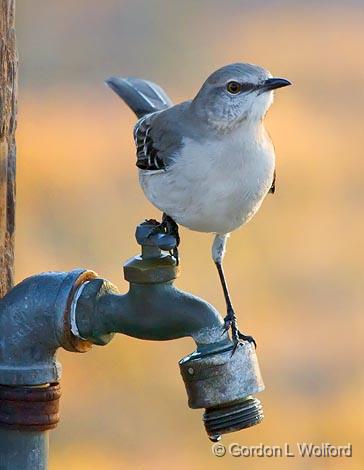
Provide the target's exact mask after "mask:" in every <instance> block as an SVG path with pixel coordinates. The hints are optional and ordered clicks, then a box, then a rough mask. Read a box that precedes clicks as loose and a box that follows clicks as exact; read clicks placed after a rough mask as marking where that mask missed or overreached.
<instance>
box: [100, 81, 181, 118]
mask: <svg viewBox="0 0 364 470" xmlns="http://www.w3.org/2000/svg"><path fill="white" fill-rule="evenodd" d="M105 83H106V84H107V85H108V86H109V87H110V88H111V89H112V90H113V91H115V93H116V94H117V95H119V96H120V98H122V99H123V100H124V101H125V103H126V104H127V105H128V106H129V107H130V108H131V109H132V110H133V111H134V113H135V114H136V115H137V117H138V118H141V117H142V116H144V115H145V114H149V113H153V112H155V111H161V110H162V109H166V108H169V107H170V106H173V103H172V101H171V100H170V98H169V97H168V95H167V94H166V93H165V92H164V91H163V90H162V88H161V87H160V86H158V85H156V84H155V83H153V82H149V81H147V80H141V79H140V78H133V77H126V78H122V77H110V78H108V79H107V80H106V81H105Z"/></svg>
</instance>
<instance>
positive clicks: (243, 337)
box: [238, 331, 257, 349]
mask: <svg viewBox="0 0 364 470" xmlns="http://www.w3.org/2000/svg"><path fill="white" fill-rule="evenodd" d="M238 335H239V340H241V341H248V342H249V343H253V344H254V348H255V349H257V343H256V341H255V339H254V338H253V336H250V335H243V333H240V331H239V332H238Z"/></svg>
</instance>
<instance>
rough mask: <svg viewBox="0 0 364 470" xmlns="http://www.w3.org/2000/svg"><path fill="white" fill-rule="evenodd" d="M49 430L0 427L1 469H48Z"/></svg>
mask: <svg viewBox="0 0 364 470" xmlns="http://www.w3.org/2000/svg"><path fill="white" fill-rule="evenodd" d="M47 468H48V431H18V430H10V429H5V428H0V469H1V470H46V469H47Z"/></svg>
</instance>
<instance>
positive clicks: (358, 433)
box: [16, 0, 364, 470]
mask: <svg viewBox="0 0 364 470" xmlns="http://www.w3.org/2000/svg"><path fill="white" fill-rule="evenodd" d="M252 3H253V4H252ZM340 3H341V2H336V1H331V2H329V1H326V2H325V1H316V2H312V1H308V2H300V1H290V2H288V1H280V2H279V1H273V0H271V1H265V2H263V1H257V2H247V1H238V0H225V1H224V2H221V1H217V0H216V1H215V0H211V1H207V0H202V1H198V2H196V1H192V0H186V1H183V2H180V1H167V0H164V1H163V0H159V1H158V0H155V1H154V0H153V1H146V0H134V1H132V0H107V1H106V0H105V1H103V2H100V1H96V0H87V1H72V2H71V1H65V0H64V1H63V2H47V1H45V0H32V2H20V1H19V2H18V6H17V34H18V46H19V53H20V92H19V124H18V132H17V141H18V190H17V191H18V202H17V235H16V277H17V281H20V280H21V279H23V278H24V277H25V276H28V275H30V274H33V273H37V272H40V271H46V270H66V271H68V270H71V269H73V268H75V267H85V268H89V269H93V270H95V271H97V272H98V273H99V274H100V276H102V277H105V278H107V279H109V280H111V281H112V282H114V283H115V284H117V285H118V286H119V288H120V290H121V291H125V290H126V289H127V285H126V283H125V281H124V280H123V278H122V264H123V262H124V260H126V259H127V258H129V257H131V256H132V255H134V254H135V253H136V252H137V251H138V247H137V245H136V243H135V241H134V229H135V226H136V224H137V223H139V222H140V221H142V220H143V219H144V218H145V217H148V218H151V217H158V216H159V214H158V212H157V211H156V210H155V209H154V208H153V207H152V206H151V205H150V204H149V203H148V202H147V201H146V200H145V198H144V196H143V194H142V192H141V190H140V189H139V186H138V182H137V173H136V168H135V164H134V162H135V157H134V144H133V140H132V126H133V124H134V122H135V118H134V116H133V115H132V113H131V112H130V111H129V110H128V109H127V108H126V106H125V105H124V104H123V103H122V102H121V101H120V100H118V98H117V97H116V96H115V95H114V94H113V93H111V91H110V90H108V89H107V88H106V87H105V86H104V85H103V80H104V79H105V78H107V77H108V76H109V75H113V74H119V75H135V76H140V77H143V78H148V79H151V80H153V81H155V82H157V83H159V84H160V85H161V86H163V87H164V89H165V90H166V91H167V92H168V93H169V94H170V96H171V97H172V98H173V100H175V101H176V102H178V101H181V100H184V99H188V98H190V97H191V96H193V95H194V94H195V93H196V92H197V90H198V88H199V86H200V85H201V83H202V81H203V80H204V79H205V78H206V76H207V75H208V74H209V73H210V72H211V71H212V70H214V69H215V68H217V67H219V66H222V65H225V64H227V63H229V62H235V61H246V62H253V63H258V64H260V65H263V66H265V67H266V68H268V69H269V70H270V71H271V72H272V73H273V74H275V75H276V76H282V77H286V78H288V79H290V80H291V81H292V82H293V83H294V86H293V87H290V88H288V89H284V90H282V91H280V92H278V93H277V95H276V100H275V103H274V105H273V108H272V109H271V111H270V113H269V115H268V117H267V120H266V122H267V127H268V129H269V132H270V134H271V136H272V138H273V141H274V144H275V147H276V152H277V159H278V162H277V192H276V194H275V195H274V196H270V197H268V198H267V200H266V201H265V203H264V204H263V207H262V209H261V211H260V212H259V214H258V215H257V216H256V217H255V219H254V220H253V221H252V222H251V223H249V224H248V225H247V226H246V227H244V228H243V229H241V230H239V231H238V232H236V233H234V234H233V235H232V237H231V239H230V242H229V246H228V253H227V257H226V271H227V273H228V277H229V279H230V284H231V290H232V294H233V298H234V301H235V305H236V309H237V311H238V313H239V318H240V324H241V325H242V326H244V330H246V331H248V332H249V333H252V334H253V335H254V336H255V337H256V339H257V341H258V356H259V360H260V364H261V369H262V374H263V378H264V380H265V383H266V391H265V392H264V393H262V394H261V397H260V398H261V399H262V401H263V404H264V407H265V414H266V418H265V420H264V422H263V423H262V424H260V425H259V426H256V427H253V428H250V429H248V430H245V431H241V432H239V433H236V434H232V435H229V436H227V437H226V438H224V442H225V443H226V444H229V443H231V442H237V443H239V444H242V445H258V444H259V443H261V442H262V443H265V444H267V445H283V444H284V443H285V442H288V443H290V444H291V445H292V446H295V445H296V442H313V443H321V442H330V443H331V444H336V445H339V444H341V445H343V444H347V443H349V442H350V443H352V444H353V457H352V458H351V459H333V458H331V459H317V458H316V459H300V458H299V457H296V458H294V459H293V458H292V459H278V458H277V459H267V458H265V459H262V458H256V459H241V458H240V459H239V458H233V457H231V456H225V457H224V458H221V459H219V458H216V457H214V456H213V455H212V453H211V446H210V443H209V441H208V439H207V438H206V436H205V433H204V429H203V426H202V423H201V414H202V413H201V411H192V410H189V409H188V407H187V400H186V395H185V390H184V386H183V383H182V379H181V378H180V376H179V371H178V366H177V362H178V360H179V359H180V358H181V357H183V356H184V355H186V354H187V353H189V352H191V351H192V350H193V348H194V344H193V343H192V341H191V340H190V339H184V340H179V341H173V342H168V343H167V342H166V343H152V342H143V341H139V340H136V339H132V338H128V337H122V336H117V337H115V338H114V339H113V341H112V342H111V343H110V344H109V345H108V346H106V347H94V348H93V350H92V351H91V352H89V353H88V354H85V355H75V354H70V353H66V352H64V351H60V353H59V358H60V360H61V362H62V364H63V369H64V373H63V379H62V386H63V398H62V402H61V412H62V421H61V423H60V425H59V427H58V428H57V430H56V431H53V432H52V433H51V457H50V459H51V460H50V462H51V469H54V470H58V469H64V468H67V469H68V470H73V469H88V468H102V469H123V468H146V469H147V468H148V469H150V468H156V469H167V468H170V467H172V468H177V469H185V468H196V469H200V468H211V469H215V468H216V469H220V468H230V467H231V468H235V467H236V468H243V467H247V468H248V467H249V469H255V468H257V469H258V468H259V469H265V468H267V469H268V468H279V469H280V468H290V469H307V468H315V469H316V468H317V469H321V468H330V469H335V468H345V469H346V468H350V469H361V468H363V465H364V453H363V447H362V443H363V439H364V431H363V429H364V426H363V421H364V408H363V391H364V387H363V386H364V381H363V374H362V368H363V347H362V345H363V326H364V320H363V315H362V305H363V292H362V291H363V287H362V279H363V274H364V272H363V271H364V268H363V266H364V256H363V248H362V246H363V237H364V222H363V217H362V208H363V203H364V184H363V174H364V160H363V151H364V144H363V118H364V115H363V109H364V92H363V89H364V87H363V80H364V58H363V57H364V56H363V43H364V29H363V22H364V8H363V4H362V3H361V2H355V1H349V2H345V5H341V6H340ZM181 235H182V246H181V255H182V262H181V268H182V274H181V276H180V278H179V280H178V282H177V284H178V286H179V287H181V288H183V289H186V290H189V291H191V292H193V293H194V294H197V295H199V296H201V297H203V298H205V299H206V300H208V301H210V302H211V303H213V304H214V305H215V306H217V307H218V308H219V309H220V310H221V311H222V312H223V309H224V303H223V298H222V293H221V291H220V288H219V286H218V279H217V274H216V272H215V269H214V267H213V264H212V262H211V260H210V243H211V236H210V235H204V234H196V233H192V232H189V231H187V230H182V233H181Z"/></svg>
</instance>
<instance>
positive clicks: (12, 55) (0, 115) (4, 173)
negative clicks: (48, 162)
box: [0, 0, 18, 298]
mask: <svg viewBox="0 0 364 470" xmlns="http://www.w3.org/2000/svg"><path fill="white" fill-rule="evenodd" d="M0 6H1V8H0V298H1V297H2V296H4V295H5V294H6V292H7V291H8V290H9V289H10V288H11V287H12V285H13V274H14V219H15V156H16V147H15V128H16V105H17V101H16V99H17V70H18V57H17V51H16V43H15V24H14V15H15V0H0Z"/></svg>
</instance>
